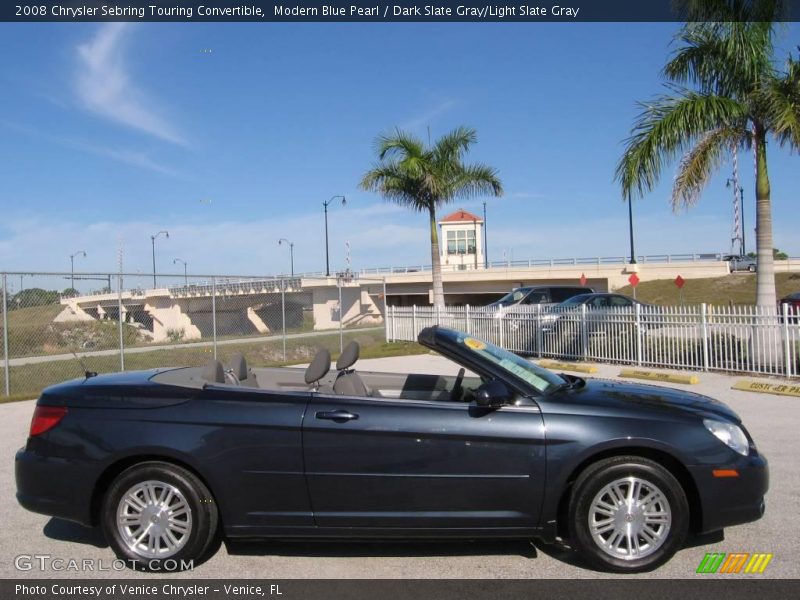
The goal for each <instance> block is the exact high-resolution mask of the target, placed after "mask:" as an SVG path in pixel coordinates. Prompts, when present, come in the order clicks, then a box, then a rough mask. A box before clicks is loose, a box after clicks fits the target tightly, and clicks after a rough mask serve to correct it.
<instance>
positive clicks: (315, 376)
mask: <svg viewBox="0 0 800 600" xmlns="http://www.w3.org/2000/svg"><path fill="white" fill-rule="evenodd" d="M330 370H331V353H330V352H329V351H328V350H327V348H323V349H322V350H320V351H319V352H317V355H316V356H315V357H314V360H312V361H311V364H310V365H308V367H306V375H305V378H306V383H307V384H312V383H315V382H317V381H319V380H320V379H322V378H323V377H325V375H327V374H328V371H330Z"/></svg>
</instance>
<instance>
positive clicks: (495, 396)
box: [475, 379, 511, 408]
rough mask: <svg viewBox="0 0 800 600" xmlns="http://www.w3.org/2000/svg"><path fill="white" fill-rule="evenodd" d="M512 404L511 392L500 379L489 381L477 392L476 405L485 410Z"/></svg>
mask: <svg viewBox="0 0 800 600" xmlns="http://www.w3.org/2000/svg"><path fill="white" fill-rule="evenodd" d="M510 403H511V392H509V391H508V388H507V387H506V384H505V383H503V382H502V381H500V380H498V379H493V380H492V381H487V382H486V383H484V384H483V385H482V386H481V387H479V388H478V389H477V390H475V404H477V405H478V406H480V407H483V408H500V407H501V406H504V405H506V404H510Z"/></svg>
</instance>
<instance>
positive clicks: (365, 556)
mask: <svg viewBox="0 0 800 600" xmlns="http://www.w3.org/2000/svg"><path fill="white" fill-rule="evenodd" d="M357 366H358V368H359V369H361V370H369V371H395V372H409V371H410V372H420V373H422V372H430V373H442V374H444V373H452V374H455V373H456V372H457V370H458V367H457V366H455V365H454V364H453V363H450V362H448V361H446V360H444V359H442V358H440V357H435V356H430V355H419V356H409V357H395V358H384V359H371V360H362V361H360V362H359V364H358V365H357ZM599 368H600V372H599V373H598V374H596V375H587V377H609V378H614V377H615V376H616V375H617V374H618V373H619V371H620V367H613V366H607V365H605V366H603V365H601V366H600V367H599ZM670 372H674V371H670ZM582 376H583V375H582ZM699 378H700V383H699V384H698V385H691V386H689V385H687V386H680V385H675V384H672V385H671V386H672V387H681V388H685V389H690V390H692V391H695V392H699V393H703V394H707V395H710V396H713V397H715V398H717V399H719V400H723V401H724V402H727V403H728V404H730V405H731V406H732V407H733V408H734V409H735V410H736V411H737V412H738V413H739V414H740V415H741V416H742V418H743V420H744V422H745V424H746V426H747V427H748V429H749V430H750V432H751V433H752V435H753V437H754V438H755V440H756V443H757V445H758V447H759V450H760V451H761V452H762V453H764V454H765V455H766V456H767V458H768V459H769V462H770V490H769V493H768V495H767V510H766V514H765V516H764V518H762V519H761V520H759V521H757V522H755V523H750V524H747V525H742V526H738V527H733V528H730V529H728V530H726V532H725V537H724V539H723V540H716V541H714V540H700V541H698V542H696V544H698V545H694V546H692V547H687V548H684V549H683V550H681V551H680V552H678V554H677V555H676V556H675V557H674V558H673V559H672V560H671V561H670V562H669V563H667V564H666V565H664V566H662V567H661V568H659V569H658V570H656V571H654V572H652V573H648V574H644V575H640V576H639V577H646V578H653V577H658V578H691V577H703V578H709V577H725V576H724V575H697V574H695V571H696V569H697V566H698V564H699V563H700V561H701V560H702V559H703V557H704V556H705V554H706V553H707V552H726V553H731V552H749V553H756V552H768V553H772V554H773V555H774V557H773V559H772V561H771V562H770V564H769V566H768V568H767V569H766V571H765V572H764V574H762V575H753V576H751V575H735V576H733V575H731V576H728V577H762V578H763V577H771V578H778V577H780V578H797V577H798V576H800V567H799V566H798V564H799V563H798V559H797V556H798V550H800V511H798V505H797V501H798V496H800V461H798V458H797V457H798V454H799V452H798V451H800V441H798V435H800V398H794V397H787V396H776V395H769V394H756V393H752V392H744V391H737V390H732V389H731V386H732V385H733V383H734V382H735V381H736V380H738V379H741V378H742V377H734V376H730V375H721V374H713V373H700V374H699ZM763 379H764V380H766V381H768V379H767V378H763ZM654 385H670V384H660V383H655V384H654ZM32 412H33V402H32V401H27V402H15V403H10V404H4V405H0V455H1V456H3V457H5V460H3V461H2V462H0V499H2V502H0V523H3V527H0V577H2V578H21V577H24V578H28V577H30V578H34V577H35V578H49V577H57V578H65V577H84V578H86V577H91V578H94V577H125V578H143V579H144V578H150V577H165V575H164V574H158V575H151V574H145V573H135V572H133V571H130V570H122V571H120V570H115V569H114V568H113V564H112V561H113V559H114V556H113V553H112V552H111V550H110V549H109V548H108V546H107V544H106V543H105V540H104V538H103V535H102V533H101V532H99V531H97V530H93V529H87V528H83V527H81V526H79V525H75V524H72V523H68V522H65V521H60V520H58V519H51V518H49V517H46V516H42V515H36V514H33V513H30V512H27V511H26V510H24V509H22V508H21V507H20V506H19V505H18V504H17V502H16V500H15V497H14V494H15V485H14V460H13V459H14V453H15V452H16V450H17V449H18V448H19V447H21V446H22V445H23V444H24V443H25V438H26V436H27V432H28V426H29V422H30V418H31V414H32ZM42 555H46V556H49V557H50V558H49V559H46V560H45V561H44V562H46V563H47V564H49V565H52V564H53V563H52V562H51V561H52V559H54V558H60V559H64V561H65V563H64V564H68V561H69V560H70V559H74V560H77V561H82V560H83V559H94V561H95V562H94V563H93V564H94V565H95V566H96V568H98V569H101V568H104V567H105V568H106V569H107V570H103V571H97V572H95V573H94V574H93V573H86V572H82V571H71V570H53V569H52V566H51V567H50V568H46V569H45V570H41V569H40V568H39V561H40V560H41V559H37V558H27V557H37V556H42ZM20 556H22V558H21V559H20V558H18V557H20ZM28 565H31V569H30V570H20V569H19V568H18V566H22V567H23V568H24V567H26V566H28ZM166 576H168V577H175V578H183V577H200V578H265V577H270V578H281V579H293V578H309V577H314V578H423V579H424V578H525V579H528V578H530V579H541V578H570V579H574V578H591V579H596V578H602V577H614V575H610V574H606V573H597V572H595V571H592V570H589V569H587V568H585V567H584V566H582V565H581V564H580V563H577V562H576V561H575V559H574V557H573V556H572V554H571V553H570V552H569V551H567V550H564V549H562V548H558V547H550V546H545V545H543V544H540V543H538V542H535V544H531V543H529V542H527V541H473V542H469V541H463V542H462V541H458V542H423V543H420V542H402V543H401V542H368V543H367V542H357V543H356V542H352V543H351V542H259V543H241V542H237V543H222V544H221V546H220V547H219V548H218V549H217V551H216V553H215V554H214V555H213V556H212V557H211V558H210V559H209V560H208V561H207V562H205V563H203V564H202V565H198V566H196V567H195V569H194V571H188V572H184V573H175V574H170V575H166Z"/></svg>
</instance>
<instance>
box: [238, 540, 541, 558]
mask: <svg viewBox="0 0 800 600" xmlns="http://www.w3.org/2000/svg"><path fill="white" fill-rule="evenodd" d="M224 544H225V548H226V549H227V551H228V554H230V555H246V556H259V555H263V556H268V555H273V556H299V557H314V558H328V557H348V558H352V557H425V556H505V555H517V556H522V557H524V558H537V557H538V553H537V551H536V547H535V546H534V545H533V544H531V543H530V542H528V541H527V540H474V541H472V540H458V541H445V542H443V541H441V540H437V541H433V540H432V541H420V540H413V541H404V540H387V541H364V540H358V541H355V540H353V541H342V540H314V541H305V540H303V541H297V540H288V541H274V540H269V541H265V540H225V542H224Z"/></svg>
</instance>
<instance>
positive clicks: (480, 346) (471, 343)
mask: <svg viewBox="0 0 800 600" xmlns="http://www.w3.org/2000/svg"><path fill="white" fill-rule="evenodd" d="M464 345H466V347H467V348H472V349H473V350H485V349H486V344H485V343H484V342H482V341H480V340H476V339H475V338H464Z"/></svg>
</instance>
